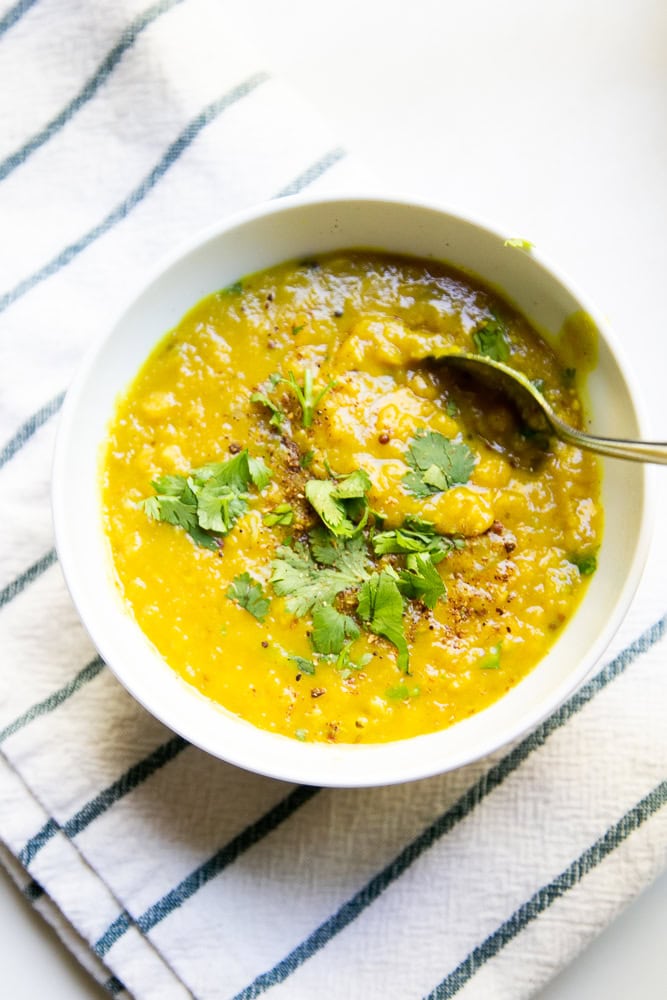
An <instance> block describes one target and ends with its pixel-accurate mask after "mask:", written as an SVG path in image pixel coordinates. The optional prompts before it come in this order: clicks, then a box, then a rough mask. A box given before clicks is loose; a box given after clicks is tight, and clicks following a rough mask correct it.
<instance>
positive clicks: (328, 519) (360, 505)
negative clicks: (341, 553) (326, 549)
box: [306, 469, 371, 538]
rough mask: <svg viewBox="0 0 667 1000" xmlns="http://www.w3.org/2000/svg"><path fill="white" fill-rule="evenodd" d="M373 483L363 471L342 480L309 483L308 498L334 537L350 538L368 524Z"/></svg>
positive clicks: (307, 487)
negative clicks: (367, 497)
mask: <svg viewBox="0 0 667 1000" xmlns="http://www.w3.org/2000/svg"><path fill="white" fill-rule="evenodd" d="M370 486H371V481H370V479H369V478H368V474H367V473H366V472H364V471H363V469H357V470H356V472H353V473H351V474H350V475H349V476H344V477H343V478H342V479H310V480H309V481H308V482H307V483H306V497H307V498H308V500H309V501H310V503H311V505H312V506H313V507H314V508H315V510H316V511H317V513H318V514H319V516H320V518H321V519H322V521H323V522H324V524H325V525H326V526H327V528H328V529H329V531H331V532H332V534H334V535H337V536H338V537H340V538H351V537H352V536H353V535H356V534H358V533H359V532H360V531H361V529H362V528H363V527H364V525H365V524H366V521H367V520H368V501H367V500H366V493H367V492H368V490H369V489H370Z"/></svg>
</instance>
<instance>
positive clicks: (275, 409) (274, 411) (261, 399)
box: [250, 392, 285, 429]
mask: <svg viewBox="0 0 667 1000" xmlns="http://www.w3.org/2000/svg"><path fill="white" fill-rule="evenodd" d="M250 402H251V403H261V404H262V406H266V408H267V409H268V410H270V411H271V419H270V420H269V426H270V427H277V428H278V429H280V428H281V427H282V425H283V424H284V422H285V412H284V410H282V409H281V408H280V407H279V406H278V405H277V404H276V403H274V402H273V400H272V399H270V398H269V397H268V395H267V394H266V393H265V392H253V394H252V396H251V397H250Z"/></svg>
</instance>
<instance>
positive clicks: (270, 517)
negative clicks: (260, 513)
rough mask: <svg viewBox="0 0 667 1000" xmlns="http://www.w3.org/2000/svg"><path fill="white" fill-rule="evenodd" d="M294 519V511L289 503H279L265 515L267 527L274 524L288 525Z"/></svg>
mask: <svg viewBox="0 0 667 1000" xmlns="http://www.w3.org/2000/svg"><path fill="white" fill-rule="evenodd" d="M293 520H294V511H293V510H292V508H291V507H290V505H289V504H288V503H279V504H278V506H277V507H274V508H273V510H270V511H268V512H267V513H266V514H265V515H264V524H265V525H266V526H267V528H273V527H274V525H277V524H278V525H281V526H285V527H286V526H287V525H289V524H291V523H292V521H293Z"/></svg>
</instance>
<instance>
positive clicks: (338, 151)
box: [273, 146, 347, 198]
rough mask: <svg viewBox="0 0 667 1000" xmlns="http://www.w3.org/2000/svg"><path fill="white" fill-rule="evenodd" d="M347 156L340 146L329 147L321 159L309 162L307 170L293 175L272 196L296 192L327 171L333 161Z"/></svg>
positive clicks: (335, 161) (282, 195)
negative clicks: (296, 175) (292, 177)
mask: <svg viewBox="0 0 667 1000" xmlns="http://www.w3.org/2000/svg"><path fill="white" fill-rule="evenodd" d="M345 156H347V153H346V152H345V150H344V149H343V148H342V146H336V148H335V149H330V150H329V152H328V153H325V155H324V156H323V157H321V159H319V160H317V161H316V162H315V163H313V164H311V166H309V167H308V169H307V170H304V172H303V173H302V174H299V176H298V177H295V178H294V180H293V181H290V183H289V184H287V186H286V187H284V188H282V190H280V191H279V192H278V193H277V194H274V196H273V197H274V198H284V197H285V196H286V195H288V194H298V193H299V191H302V190H303V189H304V188H305V187H307V186H308V185H309V184H313V183H314V182H315V181H316V180H319V178H320V177H321V176H322V175H323V174H325V173H326V172H327V170H329V169H330V168H331V167H333V165H334V164H335V163H338V161H339V160H342V159H344V158H345Z"/></svg>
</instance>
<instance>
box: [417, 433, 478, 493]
mask: <svg viewBox="0 0 667 1000" xmlns="http://www.w3.org/2000/svg"><path fill="white" fill-rule="evenodd" d="M406 462H407V464H408V465H409V466H410V468H411V469H412V472H407V473H406V474H405V476H404V477H403V485H404V486H405V488H406V489H407V490H409V491H410V492H411V493H414V494H416V495H417V496H418V497H422V498H423V497H427V496H430V495H431V494H432V493H440V492H442V491H444V490H448V489H451V488H452V486H460V485H462V484H463V483H467V482H468V480H469V479H470V476H471V474H472V470H473V469H474V467H475V456H474V455H473V453H472V452H471V450H470V448H469V447H468V446H467V444H465V443H464V442H463V441H452V440H451V439H450V438H446V437H445V436H444V435H443V434H439V433H438V432H437V431H425V430H424V429H423V428H422V429H420V430H418V431H417V433H416V435H415V436H414V437H413V439H412V443H411V445H410V447H409V448H408V452H407V456H406Z"/></svg>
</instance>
